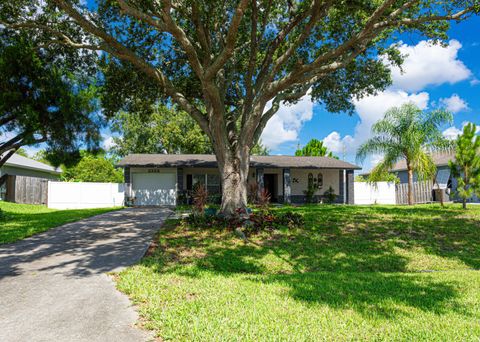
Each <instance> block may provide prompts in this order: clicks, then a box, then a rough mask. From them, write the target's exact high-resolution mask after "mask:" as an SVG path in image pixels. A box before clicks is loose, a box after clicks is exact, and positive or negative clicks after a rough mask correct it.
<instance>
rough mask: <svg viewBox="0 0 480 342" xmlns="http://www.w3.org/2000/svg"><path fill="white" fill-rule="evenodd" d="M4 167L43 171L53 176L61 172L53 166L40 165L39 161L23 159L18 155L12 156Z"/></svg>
mask: <svg viewBox="0 0 480 342" xmlns="http://www.w3.org/2000/svg"><path fill="white" fill-rule="evenodd" d="M4 165H5V166H11V167H18V168H22V169H29V170H36V171H43V172H48V173H53V174H57V175H59V174H61V173H62V171H61V170H60V169H59V168H57V169H56V168H54V167H53V166H50V165H47V164H44V163H41V162H39V161H36V160H33V159H30V158H27V157H23V156H21V155H18V154H14V155H12V156H11V157H10V158H8V160H7V161H6V162H5V164H4Z"/></svg>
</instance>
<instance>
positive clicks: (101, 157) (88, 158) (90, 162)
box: [62, 151, 123, 183]
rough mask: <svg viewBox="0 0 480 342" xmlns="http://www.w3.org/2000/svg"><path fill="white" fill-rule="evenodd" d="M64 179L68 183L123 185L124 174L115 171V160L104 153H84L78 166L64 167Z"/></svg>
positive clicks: (117, 170)
mask: <svg viewBox="0 0 480 342" xmlns="http://www.w3.org/2000/svg"><path fill="white" fill-rule="evenodd" d="M62 179H63V180H65V181H68V182H106V183H123V172H122V170H121V169H115V167H114V164H113V160H112V159H110V158H108V157H107V156H106V155H105V154H104V153H100V154H98V155H92V154H90V153H87V152H85V151H82V159H81V160H80V161H79V162H78V164H76V165H75V166H71V167H64V170H63V173H62Z"/></svg>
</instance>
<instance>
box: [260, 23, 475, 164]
mask: <svg viewBox="0 0 480 342" xmlns="http://www.w3.org/2000/svg"><path fill="white" fill-rule="evenodd" d="M479 29H480V18H479V17H473V18H471V19H470V20H468V21H465V22H462V23H460V24H453V25H452V28H451V29H450V32H449V35H450V39H451V40H450V42H449V44H448V46H447V47H445V48H443V47H441V46H432V45H431V44H428V42H426V41H425V40H424V38H422V37H418V36H416V35H410V36H404V37H402V41H403V45H402V48H401V50H402V52H404V53H406V54H408V56H407V57H406V60H405V64H404V71H405V73H404V74H400V73H399V72H398V71H394V72H393V80H394V82H393V85H392V87H390V88H389V89H387V91H386V92H383V93H381V94H378V95H377V96H372V97H369V98H365V99H362V100H360V101H358V102H357V103H356V106H355V107H356V113H355V114H354V115H352V116H349V115H347V114H332V113H328V112H326V111H325V110H324V109H323V108H322V107H321V106H319V105H312V104H311V102H310V100H309V98H308V97H307V98H305V99H303V101H301V102H300V103H299V104H297V105H296V106H293V107H287V106H284V107H283V108H282V109H281V110H280V113H279V116H278V117H277V118H274V119H272V122H270V123H269V124H268V125H267V127H266V130H265V132H264V134H263V136H262V138H263V141H264V143H266V144H267V145H268V146H269V147H270V149H271V154H292V153H294V151H295V149H296V148H297V146H299V145H300V146H302V145H304V144H306V143H307V142H308V141H309V140H310V139H312V138H317V139H320V140H324V142H325V143H326V144H327V146H328V147H330V149H332V150H334V152H335V153H336V154H337V155H338V156H340V157H341V158H342V159H343V158H344V159H345V160H348V161H352V162H354V161H355V151H356V149H357V148H358V146H359V145H360V144H361V143H362V142H363V141H365V140H366V139H368V137H370V136H371V135H370V127H371V124H372V123H373V122H375V121H376V120H378V119H379V118H381V117H382V115H383V113H384V111H385V110H386V109H388V108H389V107H392V106H398V105H400V104H402V103H404V102H410V101H413V102H415V103H416V104H417V105H419V106H420V107H421V108H423V109H426V110H430V109H434V108H438V107H443V108H448V109H450V110H451V111H452V112H453V113H454V125H453V126H452V125H447V126H445V127H442V131H444V134H445V136H448V137H451V138H453V137H455V135H456V134H458V132H459V130H460V129H461V128H462V125H463V123H464V122H467V121H468V122H474V123H476V124H477V125H480V96H479V95H480V81H479V79H480V58H479V57H480V37H479V33H480V30H479ZM379 158H380V156H373V157H372V158H370V159H369V160H367V161H366V162H365V163H364V165H363V166H364V170H368V169H369V168H371V166H372V164H373V163H375V160H378V159H379Z"/></svg>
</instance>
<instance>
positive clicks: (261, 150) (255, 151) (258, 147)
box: [250, 140, 270, 156]
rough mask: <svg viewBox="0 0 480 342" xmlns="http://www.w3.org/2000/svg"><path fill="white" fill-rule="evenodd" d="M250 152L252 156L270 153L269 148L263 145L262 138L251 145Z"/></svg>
mask: <svg viewBox="0 0 480 342" xmlns="http://www.w3.org/2000/svg"><path fill="white" fill-rule="evenodd" d="M250 154H251V155H253V156H268V155H269V154H270V150H269V149H268V147H266V146H265V145H263V143H262V140H258V142H257V143H256V144H255V145H254V146H253V147H252V150H251V151H250Z"/></svg>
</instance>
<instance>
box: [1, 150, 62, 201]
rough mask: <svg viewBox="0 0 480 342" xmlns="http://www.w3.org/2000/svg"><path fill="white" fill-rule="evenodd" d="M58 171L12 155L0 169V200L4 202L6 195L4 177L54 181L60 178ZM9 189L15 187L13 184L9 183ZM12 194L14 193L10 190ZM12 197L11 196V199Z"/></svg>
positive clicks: (59, 171)
mask: <svg viewBox="0 0 480 342" xmlns="http://www.w3.org/2000/svg"><path fill="white" fill-rule="evenodd" d="M61 173H62V172H61V170H60V169H56V168H54V167H52V166H50V165H47V164H44V163H41V162H38V161H36V160H33V159H30V158H26V157H23V156H20V155H18V154H14V155H12V156H11V157H10V158H9V159H8V160H7V161H6V163H5V164H4V165H3V166H2V167H0V180H1V182H0V184H2V183H3V185H1V186H0V199H2V200H5V197H6V193H7V182H5V181H4V180H5V179H6V176H7V175H8V176H26V177H35V178H41V179H47V180H56V179H58V178H59V177H60V174H61ZM8 184H10V186H11V187H15V185H14V184H15V182H14V181H12V182H10V183H8ZM12 191H13V193H14V192H15V191H14V190H12ZM13 197H14V195H13V194H12V198H13Z"/></svg>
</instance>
